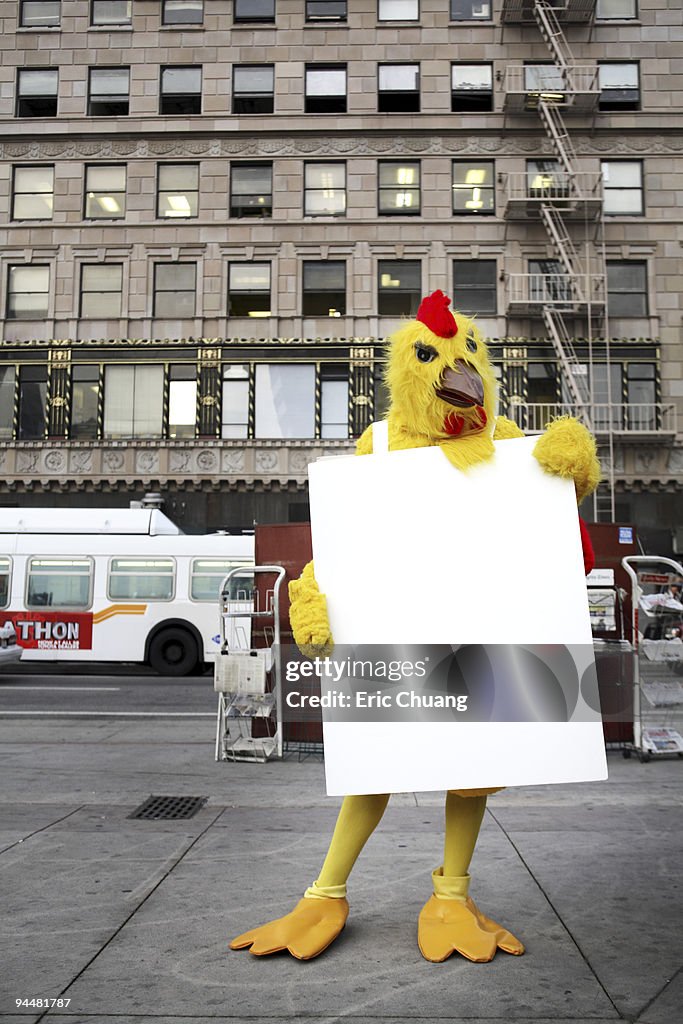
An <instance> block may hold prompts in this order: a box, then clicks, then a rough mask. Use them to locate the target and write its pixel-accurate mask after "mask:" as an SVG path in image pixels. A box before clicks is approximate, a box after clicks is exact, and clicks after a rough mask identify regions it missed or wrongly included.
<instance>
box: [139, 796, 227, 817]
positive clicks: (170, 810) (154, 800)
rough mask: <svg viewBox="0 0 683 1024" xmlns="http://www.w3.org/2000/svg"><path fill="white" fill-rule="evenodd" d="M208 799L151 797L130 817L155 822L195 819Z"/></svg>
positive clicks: (198, 797) (197, 797)
mask: <svg viewBox="0 0 683 1024" xmlns="http://www.w3.org/2000/svg"><path fill="white" fill-rule="evenodd" d="M207 799H208V797H205V796H150V797H147V799H146V800H145V801H144V803H141V804H140V806H139V807H136V808H135V810H134V811H133V812H132V814H129V815H128V817H129V818H146V819H148V820H149V819H152V820H154V821H169V820H177V819H179V818H193V817H194V815H195V814H196V813H197V811H198V810H199V809H200V808H201V807H203V806H204V804H205V803H206V801H207Z"/></svg>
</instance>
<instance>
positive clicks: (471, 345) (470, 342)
mask: <svg viewBox="0 0 683 1024" xmlns="http://www.w3.org/2000/svg"><path fill="white" fill-rule="evenodd" d="M465 344H466V346H467V349H468V351H469V352H476V351H477V343H476V341H475V340H474V338H473V337H472V335H471V334H470V336H469V337H468V339H467V341H466V342H465Z"/></svg>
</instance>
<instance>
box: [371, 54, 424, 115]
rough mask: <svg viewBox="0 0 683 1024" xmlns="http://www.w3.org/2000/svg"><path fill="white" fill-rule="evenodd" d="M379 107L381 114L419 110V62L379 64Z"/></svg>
mask: <svg viewBox="0 0 683 1024" xmlns="http://www.w3.org/2000/svg"><path fill="white" fill-rule="evenodd" d="M377 109H378V111H379V112H380V114H391V113H397V112H403V113H418V112H419V110H420V65H419V64H380V65H379V68H378V87H377Z"/></svg>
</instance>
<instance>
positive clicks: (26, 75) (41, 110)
mask: <svg viewBox="0 0 683 1024" xmlns="http://www.w3.org/2000/svg"><path fill="white" fill-rule="evenodd" d="M58 87H59V72H58V71H56V70H55V71H50V70H48V69H47V68H45V69H43V70H40V71H19V77H18V79H17V117H56V116H57V89H58Z"/></svg>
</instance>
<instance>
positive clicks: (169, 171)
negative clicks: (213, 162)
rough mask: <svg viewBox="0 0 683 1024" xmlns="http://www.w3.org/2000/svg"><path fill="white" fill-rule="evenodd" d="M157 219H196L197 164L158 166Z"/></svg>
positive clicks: (197, 202)
mask: <svg viewBox="0 0 683 1024" xmlns="http://www.w3.org/2000/svg"><path fill="white" fill-rule="evenodd" d="M157 185H158V188H157V217H163V218H174V219H181V218H187V217H196V216H197V214H198V211H199V164H159V167H158V180H157Z"/></svg>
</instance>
